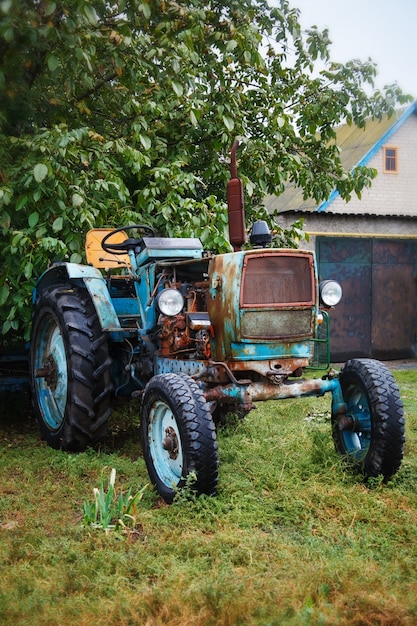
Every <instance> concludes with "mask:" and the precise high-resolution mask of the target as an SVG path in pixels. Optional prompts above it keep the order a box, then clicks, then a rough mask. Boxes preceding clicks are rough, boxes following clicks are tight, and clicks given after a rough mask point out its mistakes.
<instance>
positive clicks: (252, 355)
mask: <svg viewBox="0 0 417 626" xmlns="http://www.w3.org/2000/svg"><path fill="white" fill-rule="evenodd" d="M236 148H237V143H235V144H234V146H233V148H232V154H231V179H230V181H229V183H228V189H227V192H228V193H227V195H228V206H229V233H230V241H231V244H232V246H233V248H234V251H233V252H230V253H227V254H219V255H211V254H209V253H205V252H204V250H203V249H202V245H201V243H200V241H199V240H198V239H195V238H178V239H177V238H175V239H174V238H165V237H159V236H157V235H156V233H155V232H154V231H153V229H152V228H150V227H149V226H146V225H138V224H135V225H128V226H125V227H120V228H116V229H114V230H105V229H96V230H93V231H90V232H89V233H88V235H87V241H86V254H87V262H88V264H87V265H79V264H75V263H66V262H59V263H54V264H53V265H51V267H49V269H47V270H46V271H45V272H44V273H43V275H42V276H41V277H40V278H39V280H38V282H37V284H36V288H35V290H34V294H33V304H34V313H33V326H32V333H31V341H30V368H29V369H30V385H31V395H32V402H33V405H34V410H35V413H36V416H37V419H38V421H39V424H40V429H41V434H42V436H43V438H44V439H45V440H46V441H47V442H48V444H50V445H51V446H53V447H55V448H61V449H65V450H72V451H80V450H84V449H85V448H86V447H88V446H94V445H96V444H97V443H98V442H99V441H100V440H101V439H102V438H103V437H104V436H105V434H106V425H107V421H108V418H109V415H110V412H111V403H112V398H113V397H114V396H123V397H129V398H138V399H140V407H141V408H140V417H141V435H142V445H143V454H144V458H145V461H146V465H147V469H148V472H149V476H150V479H151V481H152V483H153V484H154V485H155V487H156V489H157V491H158V493H159V494H160V496H161V497H162V498H163V499H164V500H165V501H166V502H172V500H173V499H174V497H175V494H176V492H177V491H178V490H181V488H182V487H183V486H184V485H185V484H188V485H190V484H191V485H192V488H193V489H194V490H195V491H196V492H197V493H199V494H200V493H205V494H213V493H214V492H215V490H216V485H217V482H218V466H219V461H218V447H217V439H216V423H217V422H219V421H222V420H225V419H226V416H227V414H228V413H230V412H235V413H236V412H237V413H238V414H240V415H242V416H243V415H245V414H247V413H248V412H249V411H250V410H251V409H252V408H253V407H254V403H256V402H259V401H262V400H281V399H284V398H294V397H301V396H321V395H323V394H326V393H330V394H331V398H332V400H331V423H332V434H333V439H334V443H335V446H336V449H337V450H338V452H339V453H340V454H341V455H343V456H344V457H346V459H347V460H348V461H349V462H350V463H351V464H353V465H354V466H356V467H358V468H359V469H360V470H361V471H362V472H363V473H364V475H365V477H369V476H379V475H382V476H383V478H384V479H385V480H388V479H389V478H390V477H391V476H392V475H393V474H394V473H395V472H396V471H397V470H398V468H399V467H400V464H401V460H402V457H403V449H404V416H403V408H402V403H401V399H400V394H399V391H398V388H397V385H396V383H395V381H394V378H393V376H392V375H391V373H390V371H389V370H388V369H387V368H386V367H385V366H384V365H383V364H382V363H380V362H378V361H374V360H371V359H353V360H350V361H348V362H347V363H346V364H345V365H344V367H343V368H342V370H341V372H340V374H339V375H337V374H336V373H334V372H332V371H330V372H329V373H328V374H327V375H325V376H324V377H323V378H317V379H314V378H311V377H310V378H309V377H306V378H303V372H304V370H305V368H306V367H307V366H308V365H309V360H310V355H311V342H312V340H314V337H315V335H316V331H317V328H318V324H319V322H320V320H321V315H322V313H321V310H322V309H323V308H331V307H333V306H335V305H336V304H337V303H338V301H339V300H340V297H341V288H340V285H338V284H337V283H336V282H335V281H324V282H323V283H321V284H320V285H318V280H317V270H316V264H315V258H314V254H313V253H312V252H311V251H307V250H293V249H279V248H271V247H268V245H269V242H270V235H269V232H268V230H267V228H265V227H266V224H265V223H264V222H257V223H255V225H254V230H253V231H252V235H251V237H250V240H251V241H250V243H251V247H248V249H245V250H242V247H243V244H244V242H245V240H246V234H245V224H244V212H243V194H242V184H241V181H240V179H239V178H238V177H237V173H236ZM126 231H127V232H126ZM128 234H129V235H130V236H128Z"/></svg>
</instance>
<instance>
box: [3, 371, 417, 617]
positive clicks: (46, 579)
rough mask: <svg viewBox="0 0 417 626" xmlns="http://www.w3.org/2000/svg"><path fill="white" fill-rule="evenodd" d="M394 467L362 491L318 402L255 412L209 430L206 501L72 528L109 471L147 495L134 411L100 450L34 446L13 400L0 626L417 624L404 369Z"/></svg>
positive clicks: (415, 438) (416, 450)
mask: <svg viewBox="0 0 417 626" xmlns="http://www.w3.org/2000/svg"><path fill="white" fill-rule="evenodd" d="M394 374H395V377H396V379H397V381H398V383H399V385H400V389H401V393H402V398H403V402H404V406H405V411H406V418H407V444H406V456H405V459H404V462H403V465H402V468H401V470H400V471H399V473H398V474H397V475H396V476H395V477H394V479H393V480H392V481H391V482H390V483H388V484H387V485H383V484H380V482H379V481H374V483H373V484H372V485H368V486H365V485H364V484H363V483H362V481H361V479H360V476H358V475H355V474H353V473H352V472H351V471H349V470H348V469H346V468H345V467H344V465H343V463H342V462H341V460H340V458H339V457H338V455H336V453H335V452H334V449H333V443H332V439H331V433H330V423H329V406H330V398H329V397H326V398H320V399H316V398H313V399H298V400H296V399H294V400H287V401H283V402H268V403H264V404H261V403H260V404H259V405H258V408H257V409H256V410H255V411H253V412H252V413H250V414H249V415H248V416H247V418H246V419H245V420H243V421H236V422H234V423H231V424H230V425H228V426H227V427H224V428H221V429H220V430H219V432H218V439H219V450H220V460H221V466H220V481H219V488H218V494H217V496H216V497H214V498H209V497H201V498H198V499H188V500H187V499H186V498H180V499H179V500H178V502H176V503H174V504H173V505H172V506H167V505H165V504H163V503H162V502H161V501H160V500H159V499H158V497H157V495H156V494H155V492H154V491H153V490H152V488H150V487H148V488H146V489H145V490H144V492H143V496H142V498H141V499H140V501H138V503H137V507H136V511H135V527H134V530H133V531H131V532H127V533H126V534H121V533H117V532H107V533H106V532H104V531H103V530H102V529H101V528H97V529H96V528H93V527H91V526H90V527H88V526H87V527H86V526H84V524H83V519H84V512H83V507H84V503H85V502H91V501H92V500H93V498H94V495H93V490H94V488H97V487H100V485H103V484H104V485H107V484H108V480H109V477H110V473H111V470H112V468H115V469H116V484H115V488H116V490H117V492H118V493H120V492H121V493H127V492H128V490H129V489H131V490H132V494H135V493H137V492H139V491H140V490H141V489H142V488H144V487H145V485H146V484H147V483H148V476H147V472H146V468H145V463H144V460H143V458H142V456H141V445H140V439H139V435H138V429H137V422H138V420H137V406H134V405H133V404H132V405H129V406H128V407H127V408H122V407H120V408H119V409H118V411H117V414H116V415H115V416H114V417H113V418H112V422H111V427H112V429H111V430H112V432H111V434H110V436H109V437H108V439H107V441H106V442H105V443H104V445H103V446H102V448H101V450H100V451H99V452H94V451H91V450H90V451H88V452H85V453H82V454H78V455H73V454H67V453H64V452H60V451H56V450H52V449H50V448H48V447H47V446H46V445H45V444H44V443H43V442H41V441H40V440H39V437H38V430H37V426H36V424H35V422H34V420H33V419H32V418H30V416H28V415H27V407H26V405H25V403H24V402H23V400H22V398H19V399H18V401H17V402H16V401H14V403H13V401H12V400H13V399H8V400H7V403H3V404H2V406H3V410H2V415H1V420H0V470H1V476H2V479H1V482H0V556H1V570H2V584H1V586H0V623H1V624H5V625H7V626H8V625H10V626H11V625H13V626H23V625H27V626H41V625H42V626H48V625H55V624H59V625H60V626H65V625H68V624H74V625H77V626H84V625H86V626H87V625H95V624H100V625H112V626H113V625H114V626H116V625H117V626H123V625H132V626H133V625H135V626H137V625H142V624H143V625H148V626H154V625H155V626H158V625H162V624H169V625H175V626H188V625H190V626H191V625H192V626H211V625H221V626H228V625H230V626H231V625H233V626H237V625H239V626H244V625H260V626H267V625H269V624H271V625H272V624H274V625H279V626H281V625H284V626H286V625H289V626H293V625H294V626H299V625H311V624H317V625H319V624H320V625H321V624H326V625H327V624H331V625H334V624H338V625H348V624H349V625H352V624H353V625H362V624H372V625H378V624H381V625H384V626H389V625H394V624H401V625H408V624H410V625H412V624H416V623H417V582H416V575H415V569H416V562H417V461H416V458H417V456H416V454H417V435H416V426H417V423H416V422H417V401H416V396H415V387H416V383H417V371H415V370H414V371H397V372H394ZM5 407H6V408H5Z"/></svg>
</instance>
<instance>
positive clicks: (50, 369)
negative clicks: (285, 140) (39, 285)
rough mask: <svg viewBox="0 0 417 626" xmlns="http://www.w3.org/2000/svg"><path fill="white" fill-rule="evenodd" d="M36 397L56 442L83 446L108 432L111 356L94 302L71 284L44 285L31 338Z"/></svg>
mask: <svg viewBox="0 0 417 626" xmlns="http://www.w3.org/2000/svg"><path fill="white" fill-rule="evenodd" d="M30 344H31V345H30V379H31V390H32V402H33V405H34V411H35V414H36V417H37V420H38V422H39V426H40V431H41V435H42V437H43V438H44V439H45V440H46V441H47V443H48V444H49V445H50V446H52V447H53V448H62V449H64V450H71V451H81V450H85V448H86V447H87V446H93V445H95V444H97V443H98V442H99V441H100V440H101V439H102V438H103V437H104V436H105V434H106V432H107V420H108V417H109V415H110V412H111V409H110V395H111V391H112V386H111V383H110V358H109V352H108V344H107V338H106V337H105V335H104V333H103V332H102V329H101V326H100V323H99V321H98V318H97V314H96V311H95V308H94V305H93V303H92V301H91V298H90V296H89V294H88V292H87V291H86V290H85V289H82V288H79V287H76V286H73V285H71V284H61V285H53V286H51V287H49V288H48V289H45V290H43V291H42V292H41V293H40V295H39V297H38V301H37V303H36V307H35V311H34V314H33V323H32V333H31V341H30Z"/></svg>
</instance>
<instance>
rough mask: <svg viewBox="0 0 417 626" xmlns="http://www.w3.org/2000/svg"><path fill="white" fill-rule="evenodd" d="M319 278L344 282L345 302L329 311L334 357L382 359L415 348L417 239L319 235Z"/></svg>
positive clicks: (403, 354) (404, 354)
mask: <svg viewBox="0 0 417 626" xmlns="http://www.w3.org/2000/svg"><path fill="white" fill-rule="evenodd" d="M317 252H318V261H319V275H320V279H321V280H323V279H325V278H334V279H336V280H338V281H339V282H340V283H341V284H342V288H343V299H342V302H341V303H340V304H339V305H338V306H337V307H336V308H335V309H334V310H333V311H330V337H331V342H330V344H331V359H332V360H333V361H344V360H346V359H347V358H351V357H353V356H357V357H361V356H366V357H372V358H377V359H382V360H384V359H396V358H408V357H411V356H414V355H415V354H416V347H417V346H416V328H417V294H416V275H417V242H415V241H412V240H389V239H387V240H385V239H375V240H372V239H363V238H357V239H353V238H342V237H340V238H320V239H319V241H318V248H317Z"/></svg>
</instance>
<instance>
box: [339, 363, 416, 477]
mask: <svg viewBox="0 0 417 626" xmlns="http://www.w3.org/2000/svg"><path fill="white" fill-rule="evenodd" d="M339 379H340V385H341V388H342V393H343V398H344V401H345V403H346V405H347V411H346V416H344V417H342V418H341V417H340V415H332V434H333V441H334V444H335V448H336V450H337V451H338V452H339V453H340V454H342V455H343V456H344V457H345V458H346V459H347V461H348V462H349V463H350V464H352V465H353V466H355V467H357V468H358V469H360V470H361V471H362V472H363V473H364V475H365V477H367V478H369V477H377V476H381V475H382V476H383V478H384V481H387V480H389V479H390V478H391V477H392V476H393V475H394V474H395V472H397V470H398V469H399V467H400V465H401V461H402V458H403V455H404V443H405V434H404V431H405V420H404V411H403V405H402V402H401V398H400V392H399V389H398V385H397V383H396V382H395V379H394V377H393V375H392V374H391V372H390V370H389V369H388V368H387V367H386V366H385V365H384V364H383V363H381V362H379V361H375V360H373V359H351V360H349V361H347V362H346V364H345V365H344V367H343V368H342V370H341V372H340V377H339Z"/></svg>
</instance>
